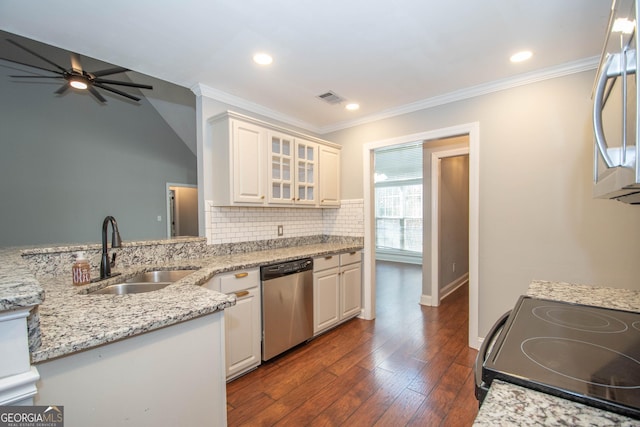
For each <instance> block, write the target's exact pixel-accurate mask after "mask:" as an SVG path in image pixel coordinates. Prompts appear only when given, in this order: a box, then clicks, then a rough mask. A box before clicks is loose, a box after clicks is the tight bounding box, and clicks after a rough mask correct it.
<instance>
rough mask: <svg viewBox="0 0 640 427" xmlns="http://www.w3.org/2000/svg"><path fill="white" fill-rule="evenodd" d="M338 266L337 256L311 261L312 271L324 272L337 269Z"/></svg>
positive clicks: (338, 257)
mask: <svg viewBox="0 0 640 427" xmlns="http://www.w3.org/2000/svg"><path fill="white" fill-rule="evenodd" d="M339 264H340V256H339V255H327V256H324V257H318V258H314V259H313V271H320V270H326V269H328V268H334V267H337V266H338V265H339Z"/></svg>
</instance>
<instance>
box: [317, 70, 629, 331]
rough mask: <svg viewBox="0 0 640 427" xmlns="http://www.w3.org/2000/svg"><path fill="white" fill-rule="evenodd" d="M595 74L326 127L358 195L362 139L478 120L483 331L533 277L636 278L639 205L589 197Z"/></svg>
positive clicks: (618, 283)
mask: <svg viewBox="0 0 640 427" xmlns="http://www.w3.org/2000/svg"><path fill="white" fill-rule="evenodd" d="M594 74H595V72H583V73H579V74H574V75H571V76H566V77H560V78H556V79H552V80H546V81H543V82H537V83H533V84H529V85H526V86H520V87H516V88H512V89H508V90H503V91H500V92H496V93H492V94H488V95H484V96H479V97H475V98H471V99H468V100H464V101H459V102H455V103H450V104H447V105H442V106H439V107H434V108H430V109H425V110H421V111H417V112H414V113H410V114H405V115H402V116H398V117H393V118H390V119H385V120H379V121H376V122H373V123H369V124H365V125H361V126H357V127H353V128H350V129H346V130H342V131H338V132H334V133H332V134H327V135H324V136H323V137H324V138H325V139H328V140H331V141H335V142H337V143H340V144H342V146H343V149H342V156H343V158H342V165H343V167H342V196H343V198H345V199H357V198H362V197H363V177H362V170H363V169H362V158H363V155H362V150H363V144H365V143H368V142H372V141H381V140H385V139H390V138H395V137H398V136H402V135H410V134H414V133H418V132H425V131H429V130H436V129H441V128H445V127H449V126H454V125H459V124H463V123H471V122H478V123H479V129H480V148H479V153H478V156H479V162H480V165H479V186H480V194H479V199H480V201H479V204H480V206H479V210H480V211H479V221H480V224H479V271H478V274H479V283H478V287H479V319H478V320H479V323H478V324H479V333H480V336H484V335H485V334H486V333H487V331H488V330H489V328H490V326H491V325H492V324H493V322H494V321H495V320H496V319H497V317H498V316H499V315H500V314H502V313H504V312H505V311H506V310H507V309H509V308H511V307H513V305H514V303H515V301H516V299H517V298H518V296H519V295H520V294H523V293H525V292H526V290H527V287H528V284H529V283H530V281H531V280H532V279H544V280H561V281H569V282H579V283H585V284H597V285H609V286H613V287H620V288H633V289H639V288H640V281H639V280H638V277H640V263H638V259H640V245H638V243H637V240H636V237H637V236H640V207H638V206H628V205H624V204H621V203H618V202H615V201H609V200H594V199H593V198H592V197H591V188H592V183H591V181H592V166H591V165H592V155H593V154H592V153H593V146H592V144H593V138H592V136H591V119H590V105H591V100H590V94H591V87H592V83H593V79H594ZM472 179H473V178H472Z"/></svg>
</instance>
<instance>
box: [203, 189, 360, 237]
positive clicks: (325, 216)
mask: <svg viewBox="0 0 640 427" xmlns="http://www.w3.org/2000/svg"><path fill="white" fill-rule="evenodd" d="M205 213H206V236H207V242H208V243H209V244H214V245H215V244H222V243H238V242H247V241H259V240H269V239H277V238H291V237H305V236H316V235H327V236H348V237H362V236H364V202H363V200H362V199H355V200H342V202H341V206H340V208H337V209H336V208H332V209H329V208H326V209H304V208H284V207H283V208H244V207H216V206H213V203H212V202H211V201H206V203H205ZM279 225H282V227H283V235H282V236H278V226H279Z"/></svg>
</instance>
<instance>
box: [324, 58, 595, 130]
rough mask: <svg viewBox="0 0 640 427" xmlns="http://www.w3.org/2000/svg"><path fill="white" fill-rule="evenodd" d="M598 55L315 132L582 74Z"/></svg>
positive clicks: (592, 66)
mask: <svg viewBox="0 0 640 427" xmlns="http://www.w3.org/2000/svg"><path fill="white" fill-rule="evenodd" d="M599 59H600V57H599V56H593V57H590V58H585V59H580V60H578V61H573V62H568V63H565V64H561V65H560V66H557V67H550V68H546V69H544V70H538V71H533V72H530V73H525V74H520V75H518V76H514V77H509V78H506V79H502V80H496V81H493V82H489V83H485V84H480V85H477V86H472V87H468V88H465V89H460V90H456V91H454V92H449V93H445V94H443V95H438V96H433V97H431V98H427V99H422V100H420V101H417V102H413V103H410V104H405V105H400V106H397V107H394V108H390V109H388V110H384V111H381V112H379V113H376V114H370V115H368V116H365V117H361V118H359V119H355V120H349V121H346V122H341V123H336V124H334V125H329V126H323V127H321V128H320V129H319V131H318V133H320V134H325V133H329V132H335V131H338V130H341V129H347V128H350V127H354V126H358V125H363V124H366V123H371V122H375V121H378V120H384V119H388V118H390V117H395V116H400V115H402V114H408V113H413V112H414V111H420V110H424V109H427V108H433V107H437V106H439V105H444V104H449V103H452V102H456V101H462V100H465V99H469V98H475V97H476V96H482V95H486V94H489V93H493V92H499V91H502V90H507V89H512V88H514V87H518V86H524V85H528V84H531V83H536V82H540V81H543V80H549V79H554V78H557V77H563V76H566V75H570V74H576V73H581V72H583V71H588V70H593V69H595V68H597V66H598V62H599Z"/></svg>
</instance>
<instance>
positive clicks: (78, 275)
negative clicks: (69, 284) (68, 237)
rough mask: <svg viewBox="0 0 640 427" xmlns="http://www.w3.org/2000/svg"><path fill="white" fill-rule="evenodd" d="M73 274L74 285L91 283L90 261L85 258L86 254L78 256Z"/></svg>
mask: <svg viewBox="0 0 640 427" xmlns="http://www.w3.org/2000/svg"><path fill="white" fill-rule="evenodd" d="M71 270H72V272H73V284H74V285H86V284H87V283H89V282H91V266H90V265H89V261H88V260H87V259H86V258H85V257H84V252H78V253H77V254H76V262H75V263H74V264H73V267H72V268H71Z"/></svg>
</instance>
